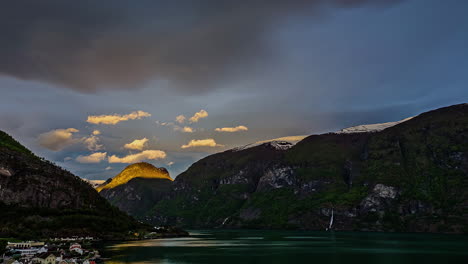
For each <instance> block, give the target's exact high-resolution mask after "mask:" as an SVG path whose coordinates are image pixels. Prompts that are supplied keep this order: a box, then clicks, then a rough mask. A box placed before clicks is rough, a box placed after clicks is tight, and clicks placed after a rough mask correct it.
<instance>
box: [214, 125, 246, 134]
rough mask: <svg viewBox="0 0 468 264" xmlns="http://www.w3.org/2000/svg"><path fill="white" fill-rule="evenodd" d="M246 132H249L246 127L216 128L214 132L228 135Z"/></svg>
mask: <svg viewBox="0 0 468 264" xmlns="http://www.w3.org/2000/svg"><path fill="white" fill-rule="evenodd" d="M247 130H249V128H248V127H246V126H236V127H221V128H216V129H215V131H218V132H229V133H233V132H239V131H247Z"/></svg>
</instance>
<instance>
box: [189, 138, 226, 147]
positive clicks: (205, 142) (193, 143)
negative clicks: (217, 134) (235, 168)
mask: <svg viewBox="0 0 468 264" xmlns="http://www.w3.org/2000/svg"><path fill="white" fill-rule="evenodd" d="M223 146H224V145H220V144H217V143H216V141H215V140H214V139H212V138H207V139H192V140H190V142H189V143H188V144H186V145H182V146H181V148H183V149H186V148H194V147H211V148H213V147H223Z"/></svg>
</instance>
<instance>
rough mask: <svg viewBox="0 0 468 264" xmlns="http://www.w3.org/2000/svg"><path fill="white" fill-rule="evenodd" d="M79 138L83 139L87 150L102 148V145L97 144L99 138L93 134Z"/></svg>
mask: <svg viewBox="0 0 468 264" xmlns="http://www.w3.org/2000/svg"><path fill="white" fill-rule="evenodd" d="M93 134H94V133H93ZM81 140H82V141H83V144H85V145H86V148H87V149H88V150H91V151H98V150H102V149H104V145H101V144H98V142H99V138H98V137H96V136H94V135H92V136H90V137H87V138H82V139H81Z"/></svg>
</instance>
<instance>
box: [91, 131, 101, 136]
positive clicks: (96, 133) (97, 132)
mask: <svg viewBox="0 0 468 264" xmlns="http://www.w3.org/2000/svg"><path fill="white" fill-rule="evenodd" d="M93 135H95V136H97V135H101V131H99V130H94V131H93Z"/></svg>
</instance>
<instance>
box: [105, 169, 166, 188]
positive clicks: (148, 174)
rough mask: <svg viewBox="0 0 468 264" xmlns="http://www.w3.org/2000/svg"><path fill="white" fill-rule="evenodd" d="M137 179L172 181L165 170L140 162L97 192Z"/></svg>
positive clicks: (110, 180) (109, 181)
mask: <svg viewBox="0 0 468 264" xmlns="http://www.w3.org/2000/svg"><path fill="white" fill-rule="evenodd" d="M135 178H144V179H165V180H169V181H172V178H171V177H170V176H169V172H168V171H167V170H166V169H165V168H156V167H155V166H153V165H151V164H149V163H146V162H139V163H135V164H132V165H129V166H127V167H126V168H125V169H124V170H123V171H122V172H120V173H119V174H118V175H117V176H115V177H114V178H112V179H109V180H108V181H107V182H106V183H105V184H102V185H100V186H99V187H97V188H96V190H97V191H98V192H100V191H102V190H106V189H113V188H115V187H117V186H119V185H122V184H126V183H127V182H129V181H131V180H132V179H135Z"/></svg>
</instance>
